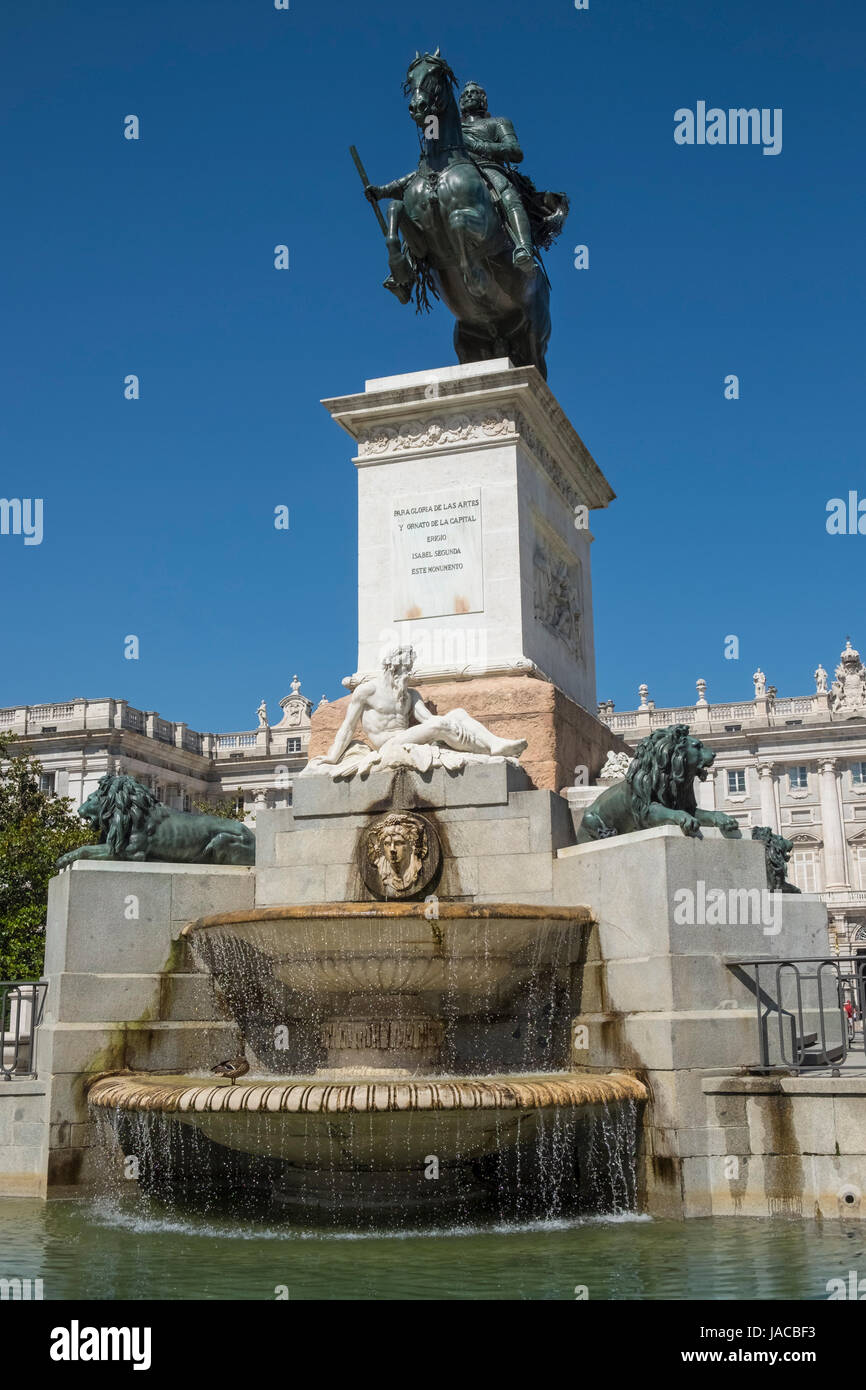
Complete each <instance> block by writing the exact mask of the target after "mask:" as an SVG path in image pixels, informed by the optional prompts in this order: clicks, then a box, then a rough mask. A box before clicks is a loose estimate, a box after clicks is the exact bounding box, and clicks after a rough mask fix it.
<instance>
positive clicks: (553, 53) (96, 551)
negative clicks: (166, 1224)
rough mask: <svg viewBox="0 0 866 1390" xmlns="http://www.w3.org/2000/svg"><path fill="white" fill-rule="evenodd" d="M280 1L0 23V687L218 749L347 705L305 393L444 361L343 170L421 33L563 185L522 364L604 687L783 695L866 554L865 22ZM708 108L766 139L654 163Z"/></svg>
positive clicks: (406, 162)
mask: <svg viewBox="0 0 866 1390" xmlns="http://www.w3.org/2000/svg"><path fill="white" fill-rule="evenodd" d="M291 3H292V7H291V9H290V10H289V11H288V12H283V11H277V10H275V9H274V7H273V4H272V0H147V3H143V4H134V5H128V4H118V3H116V2H114V3H108V0H81V3H76V4H73V3H62V4H61V3H51V0H41V2H40V3H38V4H33V3H32V0H4V2H3V5H2V9H0V103H2V108H3V132H4V134H3V146H2V156H0V159H2V166H3V167H2V184H3V203H4V211H3V219H2V233H0V240H2V246H3V251H2V256H0V279H2V290H0V293H2V301H3V305H4V312H3V323H4V329H3V334H2V348H0V351H2V362H0V369H2V373H0V382H2V409H0V449H2V453H0V460H2V464H0V495H2V496H6V497H31V498H35V497H42V498H43V499H44V508H45V520H44V526H45V534H44V540H43V543H42V544H41V545H39V546H30V547H25V546H24V545H23V543H22V538H20V537H12V536H0V585H2V594H3V603H2V608H0V615H2V616H0V622H2V628H0V705H5V704H11V703H16V702H37V701H43V700H55V699H66V698H69V697H71V696H74V695H91V696H97V695H109V694H111V695H117V696H124V697H126V698H127V699H129V700H130V701H131V702H132V703H133V704H135V705H137V706H138V707H144V708H149V709H151V708H155V709H159V710H160V711H161V712H162V713H163V714H164V715H165V716H166V717H169V718H175V719H185V720H187V721H188V722H189V723H190V724H191V725H192V726H193V727H198V728H204V729H213V728H217V729H219V728H223V729H226V728H228V729H231V728H244V727H251V726H252V725H253V724H254V723H255V716H254V711H255V707H256V705H257V704H258V701H259V699H260V698H261V697H262V696H263V695H264V696H266V698H267V700H268V702H269V705H270V708H271V713H272V717H273V715H274V714H275V713H276V701H277V700H278V699H279V697H280V696H281V695H283V694H285V693H286V692H287V691H288V687H289V681H290V678H291V676H292V673H293V672H294V671H297V672H298V673H299V674H300V675H301V677H302V680H303V686H304V690H305V691H306V693H307V694H309V695H310V696H311V697H312V698H314V699H316V700H318V697H319V696H320V695H321V694H322V693H323V692H326V693H327V694H328V696H329V697H330V698H333V697H334V696H336V695H339V694H340V693H341V690H340V686H339V679H340V677H341V676H343V675H344V674H346V673H347V672H349V671H351V670H352V669H353V668H354V662H355V657H356V606H355V605H356V598H355V583H356V581H355V567H356V535H355V532H356V480H355V470H354V468H353V466H352V464H351V462H350V458H351V446H350V442H349V441H348V439H347V438H346V437H345V436H344V435H343V434H342V432H341V431H340V430H338V429H337V428H336V427H335V426H334V425H333V423H332V422H331V421H330V419H329V418H328V416H327V414H326V412H325V411H324V410H323V409H322V407H321V406H320V405H319V404H318V401H319V399H320V398H321V397H323V396H331V395H339V394H342V393H347V392H351V391H355V390H359V389H362V386H363V381H364V379H365V378H366V377H375V376H382V375H387V374H391V373H394V372H400V371H414V370H419V369H422V368H425V367H431V366H440V365H446V364H448V363H450V362H451V361H453V355H452V349H451V328H452V324H451V319H450V316H449V315H448V313H447V312H446V311H445V310H444V308H442V307H441V306H436V308H435V310H434V313H433V314H432V315H431V316H430V317H429V318H427V319H421V318H416V317H415V315H414V313H413V312H412V310H411V308H408V309H402V308H401V306H400V305H398V303H397V301H396V300H395V299H394V298H393V297H392V296H390V295H388V294H387V293H386V292H385V291H384V290H383V289H382V288H381V280H382V278H383V275H384V273H385V263H384V256H383V247H382V244H381V239H380V234H379V232H378V230H377V228H376V225H375V223H374V220H373V216H372V213H371V211H370V208H369V207H368V205H367V204H366V203H365V201H364V199H363V196H362V194H361V190H360V185H359V183H358V181H357V176H356V174H355V171H354V169H353V167H352V164H351V162H350V159H349V155H348V152H347V147H348V145H349V144H350V143H352V142H354V143H356V144H357V145H358V147H359V149H360V151H361V154H362V156H363V157H364V159H365V161H366V163H367V166H368V169H369V173H370V176H371V177H372V178H373V179H374V181H376V182H384V181H386V180H387V179H389V178H393V177H396V176H397V175H399V174H402V173H404V172H406V171H407V170H408V169H409V168H410V167H412V165H413V164H414V162H415V159H416V157H417V141H416V135H415V129H414V127H413V125H412V123H411V121H410V119H409V116H408V114H407V112H406V108H405V102H404V99H403V97H402V95H401V91H400V84H401V81H402V79H403V76H404V73H405V69H406V66H407V63H408V61H409V60H410V59H411V58H412V56H413V55H414V52H415V49H416V48H420V49H422V50H424V49H432V48H435V47H436V45H437V44H440V45H441V47H442V52H443V54H444V55H445V56H446V57H447V58H448V60H449V62H450V63H451V65H452V67H453V68H454V69H455V71H456V73H457V76H458V78H459V79H460V80H461V82H462V81H465V80H466V79H468V78H470V77H472V78H475V79H477V80H479V81H481V82H482V83H483V84H484V85H485V86H486V87H487V90H488V94H489V98H490V104H491V109H493V110H495V111H496V112H501V113H502V114H506V115H508V116H509V117H511V119H512V120H513V121H514V123H515V125H516V127H517V130H518V133H519V136H520V139H521V143H522V145H523V147H524V150H525V152H526V159H525V163H524V166H523V167H524V169H525V170H526V171H527V172H528V173H530V175H531V176H532V177H533V178H534V179H535V180H536V182H537V183H538V184H539V186H542V187H549V188H554V189H558V188H562V189H565V190H567V192H568V193H569V194H570V196H571V199H572V213H571V217H570V219H569V222H568V225H567V228H566V232H565V234H564V235H563V237H562V238H561V240H560V242H559V243H558V245H557V247H556V248H555V249H554V251H553V252H552V253H551V254H550V256H549V258H548V268H549V271H550V277H551V280H552V282H553V316H554V328H553V337H552V340H551V346H550V352H549V358H548V360H549V365H550V384H551V386H552V388H553V390H554V391H555V393H556V394H557V396H558V398H559V400H560V401H561V403H562V405H563V406H564V408H565V410H566V411H567V412H568V414H569V415H570V417H571V419H572V420H573V422H574V424H575V426H576V428H577V429H578V431H579V433H580V434H581V435H582V437H583V438H584V440H585V441H586V443H587V445H588V447H589V448H590V450H591V451H592V453H593V454H594V456H595V458H596V459H597V461H598V463H599V465H600V466H601V468H602V469H603V470H604V472H605V473H606V474H607V476H608V478H609V479H610V482H611V484H612V486H613V487H614V489H615V491H616V492H617V494H618V499H617V501H616V502H615V503H614V504H613V505H612V506H611V507H610V508H609V509H608V510H607V511H606V512H604V513H595V514H594V518H593V530H594V532H595V535H596V543H595V546H594V550H593V553H594V570H593V578H594V588H595V629H596V652H597V666H598V687H599V696H600V697H601V696H610V697H612V698H613V699H615V700H616V702H617V705H618V706H619V707H620V708H624V707H630V706H633V705H634V704H635V703H636V687H637V685H638V684H639V682H640V681H641V680H647V681H648V682H649V684H650V688H651V693H652V695H653V696H654V698H655V699H656V701H657V703H659V704H662V703H680V702H688V701H690V700H694V699H695V691H694V682H695V679H696V677H697V676H704V677H705V678H706V679H707V681H708V682H709V697H710V699H711V700H716V701H719V700H723V699H730V698H737V697H743V696H745V695H747V694H749V693H750V691H751V680H750V677H751V673H752V671H753V670H754V668H755V665H756V664H758V663H760V664H761V665H762V666H763V668H764V670H765V671H766V673H767V677H768V680H769V681H770V682H773V683H775V684H776V685H777V686H778V687H779V690H780V692H781V693H795V692H801V691H804V690H807V689H809V688H810V685H811V671H812V670H813V668H814V666H815V664H816V663H817V661H818V659H819V658H820V659H821V660H823V662H824V665H825V666H827V667H829V668H830V669H831V670H832V665H833V664H835V661H836V658H837V654H838V651H839V649H840V647H841V645H842V644H843V639H844V636H845V634H846V633H847V632H849V631H850V633H851V635H852V639H853V640H854V642H855V644H858V643H859V645H860V646H861V649H862V648H866V623H864V622H863V621H862V620H861V617H862V611H863V577H864V555H866V536H829V535H828V534H827V532H826V529H825V520H826V503H827V500H828V499H829V498H830V497H833V496H845V497H846V496H847V494H848V492H849V490H850V489H859V490H860V495H861V496H864V497H866V470H864V467H863V437H862V436H863V407H862V401H863V381H864V360H863V357H864V304H863V272H862V262H863V243H864V235H863V230H864V229H863V169H864V165H863V134H864V129H866V119H864V117H866V111H864V106H866V86H864V83H863V53H864V38H866V10H864V6H863V4H862V0H821V3H818V2H817V0H726V3H718V2H716V3H710V0H664V3H659V4H655V3H647V2H646V0H590V8H589V10H588V11H585V12H579V11H577V10H575V9H574V6H573V4H572V3H571V0H556V2H555V3H552V2H551V0H534V3H527V0H520V3H518V0H460V3H457V2H456V0H439V2H438V3H437V4H436V5H435V6H430V5H406V4H405V3H400V4H397V3H395V2H394V0H387V3H380V4H378V5H375V6H369V5H358V4H357V3H349V0H330V3H328V4H322V3H320V2H319V3H314V2H313V0H291ZM698 100H705V101H707V103H708V105H711V106H712V105H717V106H720V107H722V108H728V107H737V106H747V107H751V106H757V107H767V108H775V107H781V108H782V110H783V112H784V118H783V148H782V152H781V154H779V155H778V156H776V157H772V156H764V155H763V154H762V153H761V150H760V148H753V147H748V148H740V147H721V146H719V147H709V146H704V147H702V148H701V147H697V146H695V147H691V148H689V147H681V146H678V145H676V144H675V143H674V139H673V130H674V111H675V110H676V109H677V108H679V107H685V106H688V107H692V108H694V107H695V104H696V102H697V101H698ZM130 113H134V114H136V115H138V116H139V118H140V121H141V138H140V140H139V141H137V142H132V141H127V140H125V139H124V138H123V118H124V116H126V115H128V114H130ZM277 243H286V244H287V245H288V246H289V247H290V254H291V269H290V270H289V271H287V272H278V271H276V270H275V269H274V268H273V248H274V246H275V245H276V244H277ZM577 243H586V244H587V245H588V246H589V248H590V268H589V270H587V271H577V270H575V269H574V268H573V265H572V261H573V253H572V248H573V247H574V245H575V244H577ZM133 372H134V373H136V374H138V375H139V377H140V379H141V399H140V400H139V401H135V402H129V401H125V400H124V398H123V380H124V377H125V376H126V375H127V373H133ZM728 373H736V374H737V375H738V376H739V378H740V390H741V397H740V399H739V400H738V401H726V400H725V399H724V396H723V379H724V377H725V375H726V374H728ZM280 503H286V504H288V505H289V507H290V508H291V527H290V530H289V531H288V532H287V533H286V532H278V531H276V530H275V529H274V527H273V509H274V507H275V506H277V505H278V504H280ZM128 633H135V634H137V635H138V637H139V638H140V643H141V656H140V660H138V661H137V662H136V661H127V660H124V657H123V638H124V636H125V635H126V634H128ZM731 633H733V634H736V635H737V636H738V637H739V639H740V644H741V645H740V660H739V661H726V660H725V659H724V655H723V644H724V639H725V637H726V635H727V634H731Z"/></svg>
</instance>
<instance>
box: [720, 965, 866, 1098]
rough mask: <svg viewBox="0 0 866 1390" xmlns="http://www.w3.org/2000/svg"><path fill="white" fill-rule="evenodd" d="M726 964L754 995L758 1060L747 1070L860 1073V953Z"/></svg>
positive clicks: (864, 971)
mask: <svg viewBox="0 0 866 1390" xmlns="http://www.w3.org/2000/svg"><path fill="white" fill-rule="evenodd" d="M727 964H728V969H729V970H731V971H733V972H734V974H736V975H737V977H738V978H739V979H740V980H742V981H743V982H744V983H746V984H747V986H748V988H749V989H750V991H751V992H752V993H753V994H754V996H755V1007H756V1016H757V1024H758V1055H759V1057H760V1062H759V1064H758V1065H756V1066H753V1067H750V1068H749V1069H750V1070H751V1071H760V1072H780V1071H784V1072H794V1073H796V1074H797V1075H800V1076H802V1075H810V1076H814V1075H816V1074H819V1073H821V1072H824V1073H826V1072H829V1073H830V1074H831V1075H834V1076H835V1075H838V1074H839V1073H840V1070H841V1068H843V1067H844V1068H845V1073H846V1075H849V1074H851V1073H852V1072H857V1073H859V1072H861V1071H864V1070H866V1034H864V1019H863V1015H864V1010H866V953H861V954H859V955H850V956H830V955H828V956H801V957H798V958H796V959H793V960H774V959H772V958H771V957H766V956H765V957H764V958H763V959H761V958H759V959H757V960H738V961H728V963H727ZM748 971H753V972H754V975H753V978H750V977H749V975H748V973H747V972H748ZM861 1053H862V1054H863V1060H862V1061H860V1054H861Z"/></svg>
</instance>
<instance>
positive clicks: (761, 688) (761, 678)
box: [752, 666, 767, 699]
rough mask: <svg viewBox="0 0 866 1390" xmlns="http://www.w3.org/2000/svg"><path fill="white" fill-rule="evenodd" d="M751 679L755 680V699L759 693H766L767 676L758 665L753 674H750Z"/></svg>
mask: <svg viewBox="0 0 866 1390" xmlns="http://www.w3.org/2000/svg"><path fill="white" fill-rule="evenodd" d="M752 680H753V681H754V682H755V698H756V699H757V697H758V696H759V695H766V693H767V677H766V676H765V675H764V673H763V671H762V670H761V668H760V666H759V667H758V669H757V671H756V672H755V674H754V675H753V676H752Z"/></svg>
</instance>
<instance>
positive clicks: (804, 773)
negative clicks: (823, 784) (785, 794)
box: [788, 767, 809, 792]
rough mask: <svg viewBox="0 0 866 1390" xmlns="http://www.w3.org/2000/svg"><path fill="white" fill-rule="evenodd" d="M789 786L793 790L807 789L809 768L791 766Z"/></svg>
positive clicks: (801, 790)
mask: <svg viewBox="0 0 866 1390" xmlns="http://www.w3.org/2000/svg"><path fill="white" fill-rule="evenodd" d="M788 786H789V787H790V789H791V791H792V792H804V791H807V790H808V787H809V769H808V768H807V767H791V768H789V769H788Z"/></svg>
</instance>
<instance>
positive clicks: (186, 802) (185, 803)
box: [183, 792, 192, 811]
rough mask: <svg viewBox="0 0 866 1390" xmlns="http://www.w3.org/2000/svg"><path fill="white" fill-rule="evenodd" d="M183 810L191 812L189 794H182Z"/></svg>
mask: <svg viewBox="0 0 866 1390" xmlns="http://www.w3.org/2000/svg"><path fill="white" fill-rule="evenodd" d="M183 809H184V810H185V811H191V810H192V797H191V796H190V794H189V792H184V794H183Z"/></svg>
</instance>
